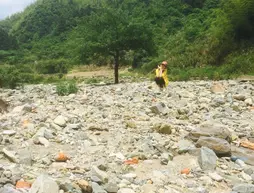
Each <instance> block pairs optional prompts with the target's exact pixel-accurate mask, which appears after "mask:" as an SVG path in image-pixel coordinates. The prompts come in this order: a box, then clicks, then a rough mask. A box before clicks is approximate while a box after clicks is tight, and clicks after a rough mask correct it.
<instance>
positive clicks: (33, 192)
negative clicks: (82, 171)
mask: <svg viewBox="0 0 254 193" xmlns="http://www.w3.org/2000/svg"><path fill="white" fill-rule="evenodd" d="M58 191H59V187H58V185H57V183H56V182H55V181H54V180H53V179H51V178H50V177H49V176H48V175H46V174H42V175H40V176H39V177H37V179H36V180H35V181H34V183H33V185H32V187H31V189H30V190H29V193H57V192H58Z"/></svg>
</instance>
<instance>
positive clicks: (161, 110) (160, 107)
mask: <svg viewBox="0 0 254 193" xmlns="http://www.w3.org/2000/svg"><path fill="white" fill-rule="evenodd" d="M150 109H151V111H152V112H153V113H154V114H163V115H165V114H167V113H168V112H169V109H168V108H167V106H166V105H165V104H164V103H162V102H160V103H157V104H156V105H155V106H152V107H151V108H150Z"/></svg>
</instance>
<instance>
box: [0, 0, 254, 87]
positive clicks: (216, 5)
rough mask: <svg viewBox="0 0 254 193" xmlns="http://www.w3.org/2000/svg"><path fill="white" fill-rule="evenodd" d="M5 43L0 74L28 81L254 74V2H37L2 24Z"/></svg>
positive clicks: (0, 33) (1, 49) (0, 39)
mask: <svg viewBox="0 0 254 193" xmlns="http://www.w3.org/2000/svg"><path fill="white" fill-rule="evenodd" d="M0 42H1V44H0V69H1V68H4V66H10V65H11V66H13V65H15V66H16V68H15V69H16V70H17V69H23V68H24V66H25V69H27V73H30V72H33V73H39V74H52V73H62V74H64V73H66V72H67V71H68V69H70V67H71V66H73V65H87V64H95V65H115V66H116V67H117V69H115V73H117V70H118V66H121V65H129V66H132V67H133V68H137V69H139V70H141V71H142V72H149V71H151V70H152V69H154V68H155V67H156V66H157V64H158V63H159V62H161V61H162V60H167V61H168V63H169V72H170V73H171V74H174V73H175V74H177V72H179V73H182V72H183V71H186V70H189V72H192V71H193V69H197V71H196V72H198V71H202V70H199V69H209V70H211V69H212V70H211V71H212V72H211V73H212V74H213V75H217V76H218V74H219V75H220V74H221V75H225V74H226V75H234V74H235V75H239V74H246V73H247V74H254V48H253V46H254V1H253V0H241V1H239V0H170V1H168V0H100V1H93V0H37V1H36V2H35V3H33V4H31V5H30V6H28V7H27V8H26V9H25V10H24V11H23V12H21V13H17V14H14V15H12V16H11V17H8V18H6V19H5V20H2V21H0ZM215 71H216V73H215ZM178 75H179V74H178ZM193 76H199V73H197V74H193ZM223 77H224V76H222V78H223ZM117 82H118V80H117Z"/></svg>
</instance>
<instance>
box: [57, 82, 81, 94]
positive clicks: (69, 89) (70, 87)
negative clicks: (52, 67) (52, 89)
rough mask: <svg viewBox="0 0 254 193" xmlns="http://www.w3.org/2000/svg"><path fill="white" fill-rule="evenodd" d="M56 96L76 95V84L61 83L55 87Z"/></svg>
mask: <svg viewBox="0 0 254 193" xmlns="http://www.w3.org/2000/svg"><path fill="white" fill-rule="evenodd" d="M56 91H57V94H58V95H60V96H65V95H69V94H71V93H77V92H78V87H77V85H76V82H74V81H71V82H61V83H59V84H58V85H57V87H56Z"/></svg>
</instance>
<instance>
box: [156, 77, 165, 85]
mask: <svg viewBox="0 0 254 193" xmlns="http://www.w3.org/2000/svg"><path fill="white" fill-rule="evenodd" d="M154 81H155V82H156V84H157V85H158V86H159V87H160V88H164V87H165V86H166V83H165V80H164V78H162V77H156V78H155V79H154Z"/></svg>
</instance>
